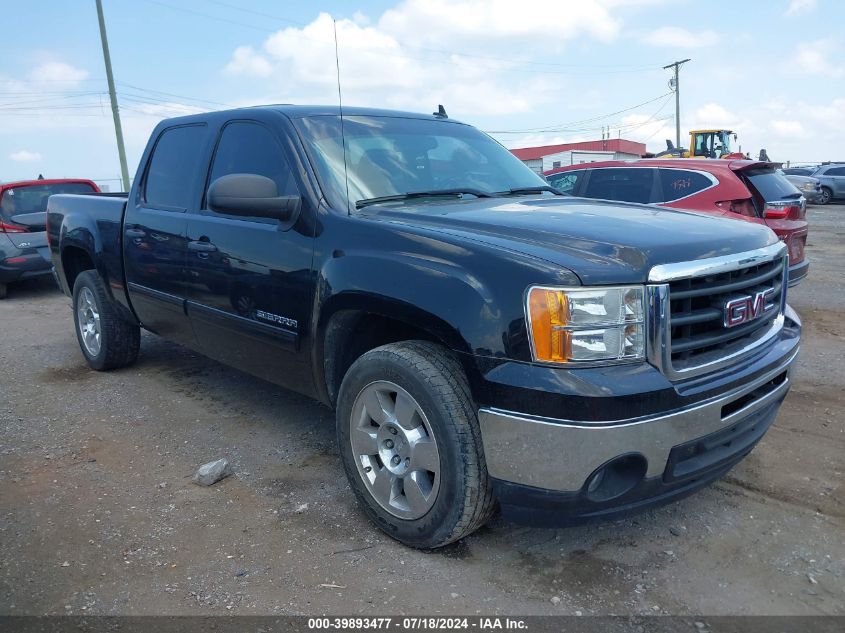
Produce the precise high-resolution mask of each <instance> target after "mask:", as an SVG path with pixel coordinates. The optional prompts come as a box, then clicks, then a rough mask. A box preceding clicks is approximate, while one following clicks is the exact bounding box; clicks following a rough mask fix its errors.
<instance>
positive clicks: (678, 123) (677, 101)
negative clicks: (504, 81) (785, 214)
mask: <svg viewBox="0 0 845 633" xmlns="http://www.w3.org/2000/svg"><path fill="white" fill-rule="evenodd" d="M97 1H98V2H99V0H97ZM688 61H691V60H689V59H682V60H680V61H677V62H672V63H671V64H669V65H667V66H664V67H663V69H664V70H668V69H669V68H674V69H675V77H674V83H673V82H672V81H670V82H669V84H670V85H671V86H672V87H673V88H674V89H675V147H680V146H681V84H680V83H679V82H678V69H679V68H680V67H681V66H682V65H683V64H686V63H687V62H688Z"/></svg>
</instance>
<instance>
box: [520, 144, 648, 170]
mask: <svg viewBox="0 0 845 633" xmlns="http://www.w3.org/2000/svg"><path fill="white" fill-rule="evenodd" d="M511 152H512V153H513V155H514V156H516V157H517V158H518V159H520V160H521V161H522V162H524V163H525V164H526V165H528V166H529V167H530V168H531V169H533V170H534V171H536V172H537V173H538V174H542V173H543V172H544V171H549V170H550V169H556V168H558V167H563V166H564V165H577V164H578V163H591V162H595V161H599V160H625V159H627V158H642V156H643V155H644V154H645V153H646V149H645V143H638V142H636V141H629V140H627V139H624V138H609V139H606V140H603V141H581V142H580V143H560V144H558V145H540V146H539V147H521V148H519V149H512V150H511Z"/></svg>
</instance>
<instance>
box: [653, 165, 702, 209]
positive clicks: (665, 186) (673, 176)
mask: <svg viewBox="0 0 845 633" xmlns="http://www.w3.org/2000/svg"><path fill="white" fill-rule="evenodd" d="M660 183H661V197H660V200H661V202H672V201H673V200H679V199H680V198H686V197H687V196H691V195H693V194H694V193H698V192H699V191H704V190H705V189H707V188H708V187H710V186H712V185H713V182H712V181H711V180H710V179H709V178H708V177H707V176H705V175H704V174H699V173H697V172H694V171H687V170H686V169H662V168H661V169H660Z"/></svg>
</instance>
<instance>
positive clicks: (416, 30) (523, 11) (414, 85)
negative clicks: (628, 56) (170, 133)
mask: <svg viewBox="0 0 845 633" xmlns="http://www.w3.org/2000/svg"><path fill="white" fill-rule="evenodd" d="M606 1H608V0H605V2H606ZM605 2H603V1H600V0H581V2H579V3H577V4H572V5H570V6H568V7H567V10H566V11H560V10H559V6H558V4H557V3H556V2H553V1H552V0H523V1H522V2H520V3H514V2H512V1H511V0H458V1H447V0H405V1H404V2H401V3H400V4H398V5H397V6H395V7H393V8H391V9H388V10H386V11H385V12H384V13H382V14H381V15H380V16H377V17H373V18H370V17H368V16H365V15H363V14H360V13H356V14H355V16H354V18H353V19H352V20H346V19H344V20H338V21H337V37H338V45H339V51H340V71H341V80H342V86H343V97H344V102H346V103H349V104H355V105H378V106H381V107H390V108H405V109H413V110H421V109H423V111H425V110H424V109H427V108H435V107H436V106H437V104H438V103H443V104H445V105H446V107H447V109H448V111H449V113H450V114H452V115H453V116H454V115H455V114H458V115H459V116H460V113H461V112H472V113H473V115H485V114H512V113H515V112H516V113H518V112H528V111H531V110H533V109H534V108H535V107H537V106H538V105H541V104H543V103H547V102H549V101H550V99H551V95H552V94H554V93H557V92H558V91H559V89H560V87H561V85H562V84H563V80H562V78H561V77H560V76H554V77H552V76H551V75H546V76H542V75H541V73H536V72H531V71H532V70H537V68H536V67H535V66H533V65H530V64H525V63H522V61H521V60H530V59H548V60H555V59H556V58H557V56H558V55H559V54H560V53H561V52H562V51H563V50H564V48H565V46H566V45H567V43H568V42H570V41H572V40H574V39H576V38H588V39H592V40H598V41H600V42H608V41H610V40H612V39H614V38H616V37H617V36H618V34H619V30H620V23H619V21H618V20H617V19H616V18H615V17H613V16H612V15H611V13H610V11H609V10H608V8H607V6H606V5H605ZM538 15H543V16H545V18H544V19H542V20H538V19H537V17H536V16H538ZM333 27H334V25H333V22H332V18H331V16H329V15H328V14H327V13H321V14H320V15H318V16H317V18H315V19H314V20H313V21H312V22H311V23H309V24H307V25H306V26H304V27H302V28H285V29H281V30H279V31H277V32H276V33H274V34H272V35H271V36H270V37H268V38H267V39H266V40H265V41H264V42H263V43H262V45H261V46H260V48H259V47H258V46H255V47H251V46H240V47H238V48H237V49H235V50H234V51H233V54H232V58H231V60H230V61H229V63H228V64H227V65H226V66H225V68H224V73H225V74H226V75H228V76H230V77H243V78H261V79H262V80H266V81H262V82H261V84H260V88H258V89H259V90H261V97H262V100H266V101H275V102H279V101H296V102H298V103H304V102H308V101H313V102H328V103H334V102H335V100H336V98H337V83H336V82H337V79H336V76H335V49H334V28H333ZM455 48H459V49H460V51H461V52H460V53H455V52H450V51H453V50H454V49H455ZM501 50H508V51H518V53H516V52H514V53H508V54H507V55H501V54H498V55H497V54H496V51H501ZM506 57H507V58H506ZM510 58H514V59H510ZM542 69H543V70H548V69H549V67H543V68H542Z"/></svg>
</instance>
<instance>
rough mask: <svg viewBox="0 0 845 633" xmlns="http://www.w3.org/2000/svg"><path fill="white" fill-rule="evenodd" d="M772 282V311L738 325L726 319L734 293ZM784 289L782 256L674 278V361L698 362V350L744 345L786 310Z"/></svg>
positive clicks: (671, 293)
mask: <svg viewBox="0 0 845 633" xmlns="http://www.w3.org/2000/svg"><path fill="white" fill-rule="evenodd" d="M770 288H771V289H773V290H774V292H773V293H772V294H771V295H770V297H769V299H768V301H767V302H766V304H767V305H766V308H767V309H768V311H767V312H765V313H764V314H763V315H762V316H760V317H758V318H756V319H752V320H750V321H748V322H747V323H744V324H741V325H738V326H734V327H727V326H726V325H725V323H724V316H725V305H726V303H727V302H728V301H729V300H730V299H731V298H737V297H741V296H749V297H754V296H755V293H757V292H760V291H763V290H768V289H770ZM782 293H783V259H782V258H781V259H776V260H774V261H771V262H766V263H763V264H757V265H755V266H750V267H748V268H741V269H739V270H734V271H730V272H727V273H721V274H717V275H709V276H707V277H696V278H693V279H683V280H680V281H673V282H670V283H669V301H670V304H669V326H670V327H671V330H672V332H671V342H670V344H671V346H672V364H673V365H675V366H678V365H679V364H681V365H684V364H690V363H695V360H696V358H697V357H698V356H700V355H702V354H706V353H707V352H711V351H714V350H727V351H730V350H731V349H732V348H735V347H737V346H742V345H744V344H745V343H746V342H747V341H748V340H749V339H750V338H752V337H753V335H754V333H755V332H757V331H759V330H762V329H765V328H768V327H769V326H770V325H771V323H772V321H774V320H775V319H776V318H777V317H778V315H780V313H781V310H780V303H781V295H782Z"/></svg>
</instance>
